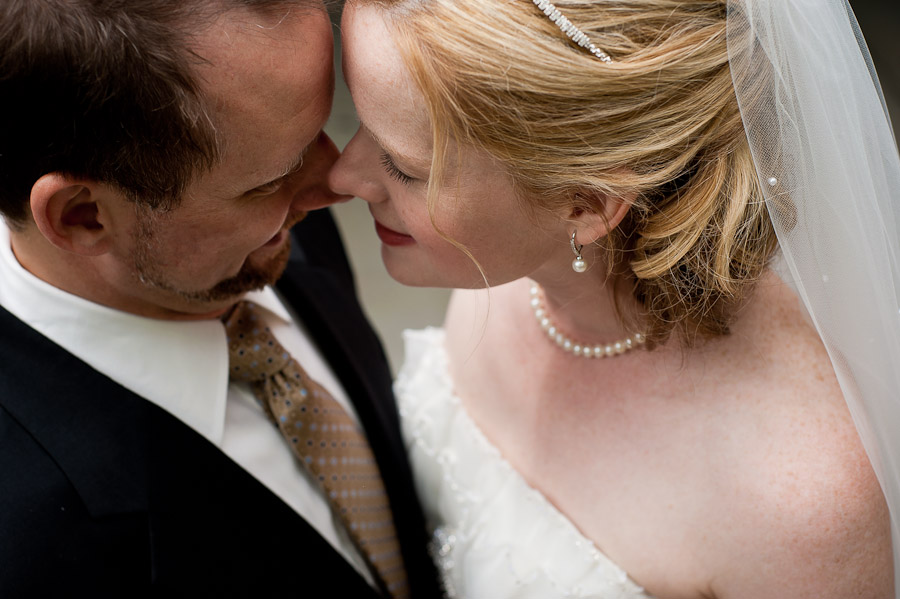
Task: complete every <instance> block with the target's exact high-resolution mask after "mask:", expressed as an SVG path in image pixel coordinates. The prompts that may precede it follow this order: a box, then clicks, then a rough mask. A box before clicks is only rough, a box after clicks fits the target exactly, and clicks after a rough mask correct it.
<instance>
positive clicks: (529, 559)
mask: <svg viewBox="0 0 900 599" xmlns="http://www.w3.org/2000/svg"><path fill="white" fill-rule="evenodd" d="M405 340H406V361H405V363H404V365H403V368H402V369H401V372H400V375H399V377H398V379H397V382H396V385H395V390H396V393H397V399H398V402H399V407H400V415H401V418H402V421H403V435H404V439H405V441H406V446H407V450H408V452H409V458H410V463H411V464H412V468H413V473H414V475H415V478H416V487H417V490H418V492H419V497H420V498H421V499H422V505H423V507H424V509H425V515H426V518H427V519H428V522H429V525H430V526H432V527H433V528H434V539H433V555H434V558H435V560H436V562H437V564H438V569H439V570H440V571H441V574H442V576H443V579H444V583H445V586H446V589H447V593H448V595H449V596H450V597H453V598H455V597H459V598H465V599H508V598H516V599H525V598H528V599H555V598H557V597H591V598H596V599H635V598H641V597H643V598H646V597H649V595H647V594H645V593H644V591H643V589H641V587H640V586H638V585H637V584H635V583H634V582H633V581H632V580H631V579H630V578H629V577H628V575H627V574H626V573H625V572H624V571H623V570H622V569H621V568H619V567H618V566H617V565H616V564H614V563H613V562H612V561H610V560H609V558H607V557H606V556H605V555H603V554H602V553H601V552H600V551H598V550H597V548H596V547H594V544H593V543H592V542H591V541H590V540H589V539H587V538H585V536H584V535H582V534H581V532H579V531H578V529H577V528H575V526H574V524H572V522H571V521H569V520H568V519H567V518H566V517H565V516H564V515H563V514H562V513H561V512H560V511H559V510H557V509H556V508H555V507H554V506H553V505H552V504H551V503H550V502H549V501H548V500H547V499H546V498H545V497H544V496H543V495H542V494H541V493H540V492H539V491H538V490H537V489H534V488H533V487H530V486H529V485H528V483H527V482H525V479H524V478H522V476H521V475H520V474H519V473H518V472H517V471H516V470H515V469H514V468H513V467H512V466H511V465H510V464H509V463H508V462H507V461H506V460H505V459H504V458H503V456H502V455H501V454H500V452H499V451H498V450H497V448H496V447H494V446H493V445H492V444H491V442H490V441H488V439H487V438H486V437H485V436H484V435H483V434H482V432H481V431H480V430H479V429H478V427H477V426H476V425H475V423H474V422H473V421H472V420H471V419H470V418H469V416H468V414H467V413H466V411H465V409H464V408H463V406H462V404H461V403H460V401H459V398H458V397H456V396H455V395H454V392H453V385H452V382H451V381H450V376H449V373H448V369H447V355H446V352H445V351H444V332H443V330H442V329H435V328H429V329H425V330H421V331H406V332H405Z"/></svg>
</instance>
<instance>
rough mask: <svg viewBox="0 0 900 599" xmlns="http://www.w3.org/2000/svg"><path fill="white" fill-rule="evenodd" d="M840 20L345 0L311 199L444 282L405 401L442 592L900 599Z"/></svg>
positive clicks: (893, 172) (737, 7) (859, 155)
mask: <svg viewBox="0 0 900 599" xmlns="http://www.w3.org/2000/svg"><path fill="white" fill-rule="evenodd" d="M557 9H558V10H557ZM848 15H852V13H848V9H847V7H846V6H845V4H844V3H843V2H842V1H841V0H796V1H792V2H788V1H786V0H742V1H731V2H726V0H718V1H712V0H680V1H673V0H604V1H602V2H601V1H596V0H595V1H591V0H560V1H559V2H558V5H557V6H556V7H554V6H553V5H551V4H550V3H549V2H547V1H546V0H533V2H532V1H529V0H351V1H350V2H349V3H348V5H347V7H346V9H345V12H344V22H343V31H344V51H345V55H344V69H345V75H346V78H347V81H348V84H349V86H350V89H351V92H352V94H353V97H354V101H355V103H356V105H357V111H358V114H359V118H360V122H361V126H360V129H359V132H358V133H357V135H356V136H355V137H354V138H353V140H352V141H351V142H350V144H349V145H348V146H347V148H346V149H345V151H344V154H343V157H342V158H341V160H340V161H339V162H338V163H337V164H336V165H335V168H334V170H333V172H332V173H331V184H332V187H333V188H334V190H335V191H337V192H339V193H346V194H353V195H356V196H359V197H361V198H363V199H365V200H366V201H367V202H369V204H370V210H371V213H372V216H373V217H374V219H375V227H376V229H377V232H378V235H379V237H380V238H381V241H382V248H381V250H382V257H383V259H384V263H385V265H386V267H387V269H388V271H389V272H390V274H391V276H393V277H394V278H395V279H397V280H398V281H400V282H402V283H405V284H408V285H424V286H444V287H455V288H458V289H459V290H458V291H456V292H455V294H454V296H453V299H452V301H451V305H450V308H449V311H448V314H447V318H446V322H445V326H444V328H443V329H442V330H437V329H431V330H426V331H419V332H412V333H409V334H408V338H407V354H408V355H407V362H406V364H405V365H404V367H403V370H402V373H401V375H400V379H399V380H398V383H397V393H398V398H399V403H400V407H401V412H402V415H403V418H404V429H405V434H406V437H407V440H408V444H409V451H410V456H411V461H412V464H413V468H414V470H415V474H416V476H417V480H418V490H419V492H420V495H421V497H422V499H423V502H424V504H425V506H426V511H427V513H428V516H429V519H430V521H431V524H432V526H434V533H435V547H434V549H435V558H436V559H437V560H438V563H439V565H440V566H441V568H442V570H443V573H444V579H445V584H446V587H447V592H448V595H450V596H452V597H457V596H458V597H483V598H502V597H535V598H541V599H547V598H553V597H602V598H626V597H627V598H633V597H647V596H654V597H673V598H674V597H679V598H680V597H685V598H687V597H697V598H700V597H705V598H710V597H718V598H726V597H727V598H748V599H759V598H762V597H765V598H776V597H785V598H788V597H790V598H792V599H796V598H801V597H809V598H813V597H815V598H817V599H830V598H833V599H845V598H847V597H851V596H852V597H865V598H884V597H892V596H893V588H894V577H893V562H892V552H891V526H890V518H889V510H888V507H887V503H886V501H885V495H887V497H888V498H896V495H895V494H894V490H895V489H896V482H895V479H896V476H894V470H892V468H894V458H893V455H896V454H892V453H891V446H890V445H889V443H890V442H891V439H892V436H891V435H890V429H889V427H888V426H886V425H885V422H887V420H885V418H887V417H889V416H891V415H895V414H896V412H890V410H892V409H893V410H896V407H895V406H894V404H896V403H897V389H898V385H897V379H896V377H895V375H888V378H883V377H884V373H885V372H888V373H891V372H893V366H892V365H891V362H890V360H891V359H892V358H894V357H897V356H900V352H898V351H897V337H896V331H897V329H898V324H897V322H896V321H897V303H896V300H895V296H896V291H897V286H896V285H895V283H894V280H893V279H892V278H891V277H892V273H895V272H897V271H896V268H897V265H896V258H897V255H896V254H894V253H893V252H894V251H895V250H896V248H897V224H898V221H897V219H896V217H895V216H894V212H896V208H895V207H892V206H891V205H890V202H891V201H892V200H893V201H894V202H895V203H896V199H897V195H896V189H897V187H896V185H895V184H896V183H897V182H898V175H897V173H898V172H900V167H898V161H897V153H896V146H895V145H894V142H893V139H892V138H891V136H890V133H888V132H887V120H886V117H885V116H884V111H883V108H882V107H881V105H880V103H879V102H878V87H877V80H875V83H874V85H873V78H872V76H871V74H870V72H869V69H868V68H867V65H866V63H865V61H864V58H865V57H866V56H867V54H866V53H865V51H864V49H863V50H861V48H860V45H859V43H858V41H857V38H856V37H855V36H854V31H856V30H855V29H854V27H855V22H854V21H853V20H852V16H849V20H848ZM804 27H809V28H812V29H810V30H804V29H803V28H804ZM829 27H836V28H837V29H834V30H832V29H829ZM798 28H799V29H798ZM816 44H823V46H822V47H821V48H817V47H816ZM791 60H793V61H795V62H793V63H792V62H790V61H791ZM854 61H855V62H854ZM803 69H806V71H804V70H803ZM829 85H830V86H832V87H828V86H829ZM866 102H868V103H866ZM835 106H837V108H838V109H840V110H843V111H844V112H843V113H841V112H839V113H834V112H829V111H830V110H832V109H833V108H834V107H835ZM873 132H874V133H873ZM873 136H874V137H873ZM860 140H861V141H860ZM860 144H861V145H860ZM879 144H880V145H879ZM833 147H836V148H837V150H838V153H837V154H836V156H837V158H835V157H834V156H833V155H832V154H830V153H829V152H831V150H832V148H833ZM885 181H886V182H887V183H888V184H884V182H885ZM848 182H849V185H848ZM891 185H894V187H893V190H894V191H890V190H891V189H892V187H891ZM891 194H893V195H891ZM872 206H874V208H872ZM879 210H881V212H879ZM866 219H868V220H866ZM884 240H886V241H884ZM860 244H863V245H860ZM865 244H869V245H865ZM879 261H880V262H879ZM872 264H874V265H875V267H876V271H875V272H876V274H875V276H873V277H869V278H866V276H867V274H866V273H869V272H870V271H871V267H870V266H871V265H872ZM879 264H886V265H887V266H884V267H883V268H881V269H880V270H877V267H878V265H879ZM776 267H779V268H776ZM776 270H778V273H777V274H776V272H775V271H776ZM785 281H787V282H789V283H790V284H786V283H785ZM891 294H894V295H893V296H892V295H891ZM882 296H889V301H887V303H881V304H879V303H877V302H876V299H877V298H880V297H882ZM891 298H893V299H891ZM879 301H880V300H879ZM891 301H893V302H894V303H891ZM873 302H876V303H873ZM884 305H886V306H888V308H887V311H885V310H882V307H883V306H884ZM885 315H887V316H885ZM860 339H862V341H861V342H859V341H858V340H860ZM853 343H856V344H855V345H854V344H853ZM851 350H852V351H851ZM890 376H894V377H895V378H893V379H891V378H890ZM872 381H874V382H872ZM881 399H886V401H885V402H884V403H883V404H882V403H879V400H881ZM848 406H849V409H848ZM851 412H852V416H851ZM854 421H855V424H856V426H854ZM893 422H894V426H896V420H894V421H893ZM857 430H859V431H860V433H858V432H857ZM860 435H862V440H863V441H864V442H865V447H864V445H863V442H861V440H860V439H861V436H860ZM895 443H896V442H895ZM866 450H868V454H867V451H866ZM879 478H880V479H881V481H882V482H883V483H884V484H885V487H884V492H883V491H882V488H881V487H880V486H879ZM892 485H893V486H892Z"/></svg>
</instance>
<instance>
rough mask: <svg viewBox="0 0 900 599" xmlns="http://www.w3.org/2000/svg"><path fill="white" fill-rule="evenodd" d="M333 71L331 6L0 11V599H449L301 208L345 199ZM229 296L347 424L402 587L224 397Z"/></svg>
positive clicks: (61, 5)
mask: <svg viewBox="0 0 900 599" xmlns="http://www.w3.org/2000/svg"><path fill="white" fill-rule="evenodd" d="M331 53H332V38H331V28H330V23H329V20H328V17H327V14H326V12H325V8H324V6H323V4H322V3H321V1H320V0H293V1H285V0H140V1H129V0H102V1H101V0H5V2H4V3H3V5H2V7H0V212H2V214H3V216H4V219H5V221H6V224H7V226H0V306H2V308H0V327H2V337H0V564H2V565H0V596H3V597H25V596H41V597H44V596H55V595H60V596H91V597H102V596H116V597H121V596H127V597H140V596H151V595H152V596H167V597H168V596H181V595H185V596H215V595H225V596H244V595H247V596H250V594H251V593H252V595H253V596H259V597H281V596H305V597H324V596H334V597H377V596H379V595H381V596H387V595H391V596H395V597H401V596H413V597H436V596H438V595H439V593H438V590H437V585H436V582H435V577H434V571H433V567H432V565H431V562H430V559H429V558H428V555H427V553H426V538H425V529H424V525H423V518H422V514H421V509H420V507H419V505H418V503H417V501H416V498H415V495H414V493H413V490H412V485H411V480H410V472H409V467H408V465H407V463H406V461H405V453H404V450H403V446H402V443H401V441H400V439H399V434H398V421H397V415H396V412H395V407H394V403H393V399H392V397H391V392H390V376H389V372H388V370H387V368H386V365H385V362H384V356H383V353H382V350H381V347H380V345H379V342H378V340H377V338H376V336H375V334H374V333H373V331H372V330H371V328H370V327H369V326H368V324H367V323H366V321H365V318H364V316H363V314H362V312H361V310H360V307H359V305H358V303H357V301H356V298H355V295H354V291H353V278H352V274H351V272H350V270H349V266H348V264H347V260H346V257H345V255H344V252H343V249H342V246H341V243H340V240H339V238H338V233H337V230H336V228H335V226H334V223H333V221H332V219H331V216H330V215H329V213H328V211H327V210H318V211H316V212H311V211H313V210H316V209H320V208H324V207H326V206H328V205H330V204H332V203H334V202H336V201H340V200H343V199H347V198H343V197H340V196H336V195H334V194H333V193H331V192H330V191H329V190H328V188H327V187H326V185H325V174H326V171H327V169H328V168H329V166H330V165H331V164H332V163H333V161H334V160H335V158H336V156H337V150H336V149H335V147H334V145H333V144H332V143H331V141H330V140H329V139H328V138H327V137H326V136H325V135H324V134H322V133H321V128H322V126H323V124H324V122H325V120H326V118H327V116H328V113H329V110H330V103H331V97H332V88H333V72H332V67H331V65H332V54H331ZM295 223H299V224H298V225H297V226H296V227H293V228H292V226H293V225H294V224H295ZM282 273H284V274H283V276H282ZM276 281H278V283H277V285H275V287H274V288H273V287H272V286H271V285H272V284H274V283H275V282H276ZM243 299H247V300H250V301H252V302H253V304H254V305H255V309H256V313H257V314H258V315H259V317H260V318H261V319H262V320H263V321H264V324H266V325H267V326H268V327H269V329H271V331H272V333H274V335H275V337H277V339H278V342H279V343H280V344H281V345H283V346H284V355H285V357H286V359H288V360H289V359H290V356H292V357H293V359H294V360H295V362H289V363H290V364H297V365H299V368H300V369H302V371H303V372H304V373H305V374H304V376H308V377H309V378H311V379H314V380H315V381H317V383H318V384H320V385H321V388H322V389H323V397H324V398H327V400H328V401H333V402H336V404H339V405H341V406H342V409H341V410H340V412H341V414H342V417H343V418H347V419H349V420H347V422H350V423H354V422H355V423H359V424H360V425H361V428H362V430H363V431H364V434H363V436H362V437H359V438H360V439H362V441H361V445H362V446H364V449H365V451H369V449H368V448H371V451H372V452H373V453H374V456H375V466H372V465H371V464H369V465H368V466H367V467H368V468H370V470H371V471H372V472H374V473H375V474H374V475H373V476H374V477H375V478H376V479H377V478H378V477H379V475H380V479H381V481H383V484H384V487H385V489H386V497H387V501H386V502H385V503H384V505H385V507H384V508H379V509H387V508H388V506H389V509H390V511H389V512H388V514H390V513H391V512H392V513H393V524H394V530H395V534H394V532H391V533H390V536H391V542H393V543H396V542H397V541H399V547H400V555H401V556H402V559H401V560H397V562H398V563H401V564H402V566H401V568H403V569H405V577H404V576H402V575H396V573H395V575H396V576H395V579H394V580H395V582H394V583H392V584H391V585H389V584H388V583H387V582H386V580H387V579H386V578H385V577H384V571H383V570H382V569H380V568H379V567H378V564H377V563H376V558H377V557H378V556H373V555H372V554H371V553H370V552H368V551H367V548H366V543H365V542H364V541H360V538H361V537H360V536H359V534H358V531H356V530H351V528H353V529H355V528H356V525H355V524H352V525H350V524H348V522H350V520H348V519H347V518H348V517H347V516H343V515H341V513H342V510H346V509H348V508H346V505H347V504H340V503H337V502H336V500H335V499H334V496H336V495H339V494H338V493H337V492H335V491H327V490H326V489H327V487H323V486H322V485H321V484H320V480H319V479H321V478H324V476H323V475H322V474H321V473H320V472H319V471H313V470H312V469H309V468H307V467H306V464H303V463H301V462H300V461H298V460H297V459H295V457H294V453H292V450H291V448H290V447H289V443H290V440H286V439H285V438H283V437H282V433H281V432H280V430H279V429H278V428H277V427H276V426H274V425H273V424H272V422H271V420H275V417H274V413H273V408H272V405H274V404H273V403H267V402H268V401H269V400H268V399H265V398H264V397H262V396H259V397H257V396H254V393H255V392H258V391H255V390H254V388H252V387H251V386H249V385H248V384H246V383H240V382H235V381H229V342H228V341H226V333H225V329H224V325H223V322H222V320H221V319H222V318H223V317H226V316H227V315H229V314H231V313H232V312H233V311H234V310H235V305H236V304H237V303H238V302H239V301H240V300H243ZM254 333H255V331H254ZM231 345H232V348H231V349H232V350H233V349H235V348H234V339H232V343H231ZM279 351H281V350H279ZM288 354H289V355H288ZM232 367H233V365H232ZM298 376H299V375H298ZM314 385H315V383H311V382H310V383H309V385H308V386H307V387H304V393H305V389H306V388H309V389H317V391H316V394H317V397H318V393H319V392H318V389H319V387H318V386H314ZM273 401H274V400H273ZM323 401H324V400H323ZM304 405H305V404H304ZM310 405H312V404H310ZM329 405H335V404H329ZM300 409H304V408H300ZM298 422H299V421H298ZM297 426H299V424H298V425H297ZM283 428H284V427H283ZM349 428H352V429H353V430H354V431H355V430H357V427H356V426H355V425H350V426H349ZM341 430H343V425H342V429H341ZM294 442H295V443H296V440H295V441H294ZM309 443H310V445H312V441H309ZM322 445H323V446H324V445H325V442H324V441H323V443H322ZM335 446H336V444H335ZM310 451H312V450H310ZM368 455H371V454H368ZM308 459H310V460H311V458H308ZM322 460H323V462H324V458H322ZM333 460H334V461H335V462H337V461H338V458H337V457H334V458H333ZM335 476H337V475H335ZM372 484H373V485H374V484H380V483H372ZM378 488H380V487H378ZM352 509H353V510H354V511H355V509H356V508H352ZM388 519H390V518H388ZM395 559H396V558H395ZM401 579H402V580H406V581H408V583H405V582H401V583H397V582H396V581H397V580H401Z"/></svg>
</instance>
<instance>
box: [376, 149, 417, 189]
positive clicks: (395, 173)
mask: <svg viewBox="0 0 900 599" xmlns="http://www.w3.org/2000/svg"><path fill="white" fill-rule="evenodd" d="M381 166H382V167H384V170H385V171H386V172H387V174H388V175H389V176H390V177H391V179H394V180H395V181H398V182H400V183H402V184H404V185H409V184H410V183H412V182H413V181H415V179H414V178H413V177H410V176H409V175H407V174H406V173H404V172H403V171H401V170H400V169H399V168H398V167H397V165H396V164H394V159H393V158H391V156H390V154H388V153H387V152H384V153H382V154H381Z"/></svg>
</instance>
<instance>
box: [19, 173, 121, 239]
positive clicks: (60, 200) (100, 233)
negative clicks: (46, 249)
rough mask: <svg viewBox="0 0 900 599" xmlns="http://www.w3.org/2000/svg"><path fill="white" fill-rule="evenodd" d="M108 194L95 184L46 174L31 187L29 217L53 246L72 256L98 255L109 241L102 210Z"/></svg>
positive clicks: (105, 189)
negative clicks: (30, 215) (70, 253)
mask: <svg viewBox="0 0 900 599" xmlns="http://www.w3.org/2000/svg"><path fill="white" fill-rule="evenodd" d="M110 193H111V192H110V191H109V188H108V187H107V186H105V185H102V184H99V183H97V182H96V181H91V180H84V179H78V178H73V177H69V176H67V175H63V174H60V173H49V174H47V175H44V176H43V177H41V178H40V179H38V180H37V181H36V182H35V184H34V186H33V187H32V188H31V200H30V202H31V214H32V216H33V218H34V223H35V225H36V226H37V229H38V230H39V231H40V232H41V235H43V236H44V237H45V238H46V239H47V241H49V242H50V243H51V244H52V245H54V246H56V247H58V248H60V249H62V250H65V251H67V252H72V253H74V254H80V255H83V256H99V255H100V254H103V253H105V252H106V251H107V250H108V248H109V244H110V242H111V235H110V231H109V229H108V227H107V226H104V220H105V215H104V207H103V201H104V200H105V199H107V198H106V196H108V195H110Z"/></svg>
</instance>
